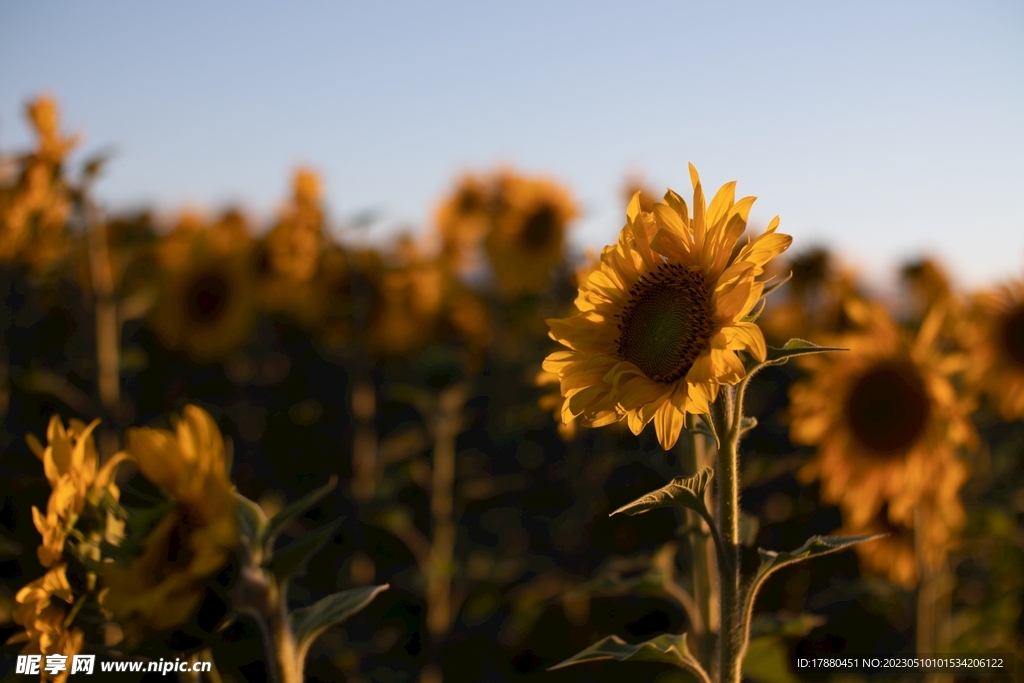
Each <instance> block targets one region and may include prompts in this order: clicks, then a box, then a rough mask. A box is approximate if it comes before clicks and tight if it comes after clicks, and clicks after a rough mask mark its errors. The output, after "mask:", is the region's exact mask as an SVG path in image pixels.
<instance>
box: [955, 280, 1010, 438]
mask: <svg viewBox="0 0 1024 683" xmlns="http://www.w3.org/2000/svg"><path fill="white" fill-rule="evenodd" d="M960 333H961V336H962V341H963V344H964V348H965V349H968V350H969V351H970V353H971V364H970V366H969V368H968V373H967V377H968V380H969V381H970V383H971V385H972V386H973V387H975V388H976V389H978V390H980V391H982V392H984V393H985V394H987V395H988V396H989V397H990V398H991V400H992V402H993V403H994V404H995V407H996V409H997V410H998V411H999V413H1000V415H1002V417H1003V419H1005V420H1008V421H1009V420H1019V419H1021V418H1024V280H1012V281H1010V282H1007V283H1005V284H1003V285H1001V286H999V287H996V288H994V289H992V290H990V291H986V292H981V293H979V294H977V295H976V296H975V297H974V298H973V301H972V302H971V305H970V309H969V311H968V315H967V316H966V318H965V320H964V323H963V324H962V325H961V329H960Z"/></svg>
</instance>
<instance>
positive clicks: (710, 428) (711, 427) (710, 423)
mask: <svg viewBox="0 0 1024 683" xmlns="http://www.w3.org/2000/svg"><path fill="white" fill-rule="evenodd" d="M700 419H701V420H702V421H703V422H704V426H705V427H706V428H707V432H704V433H707V434H710V435H711V436H712V437H714V439H715V446H717V447H718V448H721V447H722V441H721V439H719V438H718V432H717V431H715V421H714V420H712V419H711V416H710V415H708V414H707V413H701V415H700ZM698 431H699V430H698Z"/></svg>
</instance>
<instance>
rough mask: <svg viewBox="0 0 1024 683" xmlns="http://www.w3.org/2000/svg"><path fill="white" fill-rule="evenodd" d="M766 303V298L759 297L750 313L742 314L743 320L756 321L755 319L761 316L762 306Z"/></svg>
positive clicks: (747, 321)
mask: <svg viewBox="0 0 1024 683" xmlns="http://www.w3.org/2000/svg"><path fill="white" fill-rule="evenodd" d="M767 303H768V300H767V299H765V298H763V297H762V298H761V299H759V300H758V302H757V303H756V304H754V308H753V309H752V310H751V311H750V313H747V314H746V315H745V316H743V322H745V323H752V322H757V319H758V318H760V317H761V314H762V313H764V307H765V306H766V305H767Z"/></svg>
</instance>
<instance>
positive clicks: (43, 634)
mask: <svg viewBox="0 0 1024 683" xmlns="http://www.w3.org/2000/svg"><path fill="white" fill-rule="evenodd" d="M66 572H67V565H66V564H59V565H55V566H54V567H52V568H51V569H50V570H49V571H48V572H47V573H46V574H44V575H43V576H41V577H40V578H38V579H36V580H35V581H33V582H31V583H29V584H28V585H26V586H24V587H23V588H22V589H21V590H19V591H18V593H17V594H16V595H15V596H14V600H15V603H16V604H17V606H16V607H15V608H14V611H13V614H12V616H13V618H14V622H15V623H16V624H19V625H20V626H23V627H24V628H25V630H24V631H22V632H20V633H16V634H14V635H13V636H11V637H10V638H9V639H8V640H7V644H8V645H12V644H16V643H25V647H24V648H22V651H21V652H22V654H26V655H33V654H35V655H43V656H46V655H50V654H58V655H65V656H67V657H69V658H70V657H71V656H73V655H76V654H78V653H80V652H81V651H82V644H83V642H84V641H85V636H84V634H83V633H82V631H81V629H78V628H75V627H70V626H65V621H67V618H68V616H69V614H70V612H71V605H72V603H73V602H74V594H73V592H72V590H71V584H70V583H69V582H68V577H67V573H66ZM69 668H70V667H69ZM69 673H70V672H69V671H68V670H67V669H65V670H64V671H63V672H61V673H59V674H57V675H56V676H51V675H50V674H49V673H47V672H45V671H42V672H41V674H42V675H41V680H43V681H57V682H58V683H63V681H66V680H67V677H68V674H69Z"/></svg>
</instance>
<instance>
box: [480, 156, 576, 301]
mask: <svg viewBox="0 0 1024 683" xmlns="http://www.w3.org/2000/svg"><path fill="white" fill-rule="evenodd" d="M497 188H498V189H497V195H496V199H495V207H494V209H493V211H494V214H493V217H492V220H491V226H490V231H489V232H488V234H487V238H486V240H485V247H486V249H487V255H488V258H489V260H490V263H491V267H492V268H493V269H494V275H495V278H496V280H497V282H498V287H499V288H500V289H501V290H502V291H503V292H504V293H505V294H507V295H510V296H516V295H520V294H536V293H540V292H544V291H546V290H547V289H548V287H549V282H550V279H551V272H552V270H554V268H555V267H557V266H558V265H559V264H560V263H561V262H562V251H563V247H564V245H565V233H566V229H567V227H568V224H569V222H570V221H571V220H572V219H573V218H575V217H576V215H577V213H578V211H577V209H576V204H575V202H574V201H573V200H572V197H571V196H570V194H569V192H568V191H567V190H566V189H565V188H563V187H561V186H560V185H558V184H557V183H555V182H554V181H551V180H547V179H543V178H525V177H521V176H518V175H514V174H512V173H507V172H506V173H504V174H502V175H500V176H499V178H498V181H497Z"/></svg>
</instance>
